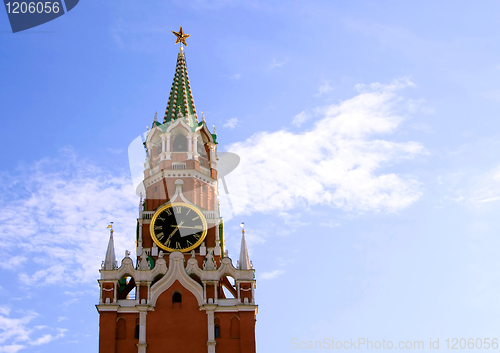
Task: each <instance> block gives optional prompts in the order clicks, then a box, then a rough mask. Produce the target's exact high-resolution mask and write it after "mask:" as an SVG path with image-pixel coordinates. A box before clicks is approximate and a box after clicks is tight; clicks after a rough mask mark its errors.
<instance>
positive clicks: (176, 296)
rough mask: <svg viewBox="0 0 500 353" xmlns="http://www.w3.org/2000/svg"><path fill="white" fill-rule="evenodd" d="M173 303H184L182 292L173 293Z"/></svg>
mask: <svg viewBox="0 0 500 353" xmlns="http://www.w3.org/2000/svg"><path fill="white" fill-rule="evenodd" d="M172 303H182V294H181V293H179V292H175V293H174V295H172Z"/></svg>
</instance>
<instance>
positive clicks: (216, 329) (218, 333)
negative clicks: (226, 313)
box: [214, 316, 220, 338]
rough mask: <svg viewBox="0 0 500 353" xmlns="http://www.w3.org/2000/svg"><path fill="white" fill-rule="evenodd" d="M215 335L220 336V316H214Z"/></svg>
mask: <svg viewBox="0 0 500 353" xmlns="http://www.w3.org/2000/svg"><path fill="white" fill-rule="evenodd" d="M214 324H215V326H214V335H215V338H220V319H219V317H218V316H216V317H215V318H214Z"/></svg>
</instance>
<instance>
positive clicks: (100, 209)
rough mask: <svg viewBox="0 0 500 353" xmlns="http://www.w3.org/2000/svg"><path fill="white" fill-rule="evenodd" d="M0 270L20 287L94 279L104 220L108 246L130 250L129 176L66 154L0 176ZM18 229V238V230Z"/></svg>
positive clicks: (133, 209)
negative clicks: (111, 227)
mask: <svg viewBox="0 0 500 353" xmlns="http://www.w3.org/2000/svg"><path fill="white" fill-rule="evenodd" d="M0 181H1V186H0V188H1V190H0V191H1V195H2V196H0V197H2V198H3V199H1V200H0V201H1V202H2V205H3V212H2V213H1V214H0V223H1V224H2V227H1V228H0V237H1V238H2V242H1V244H0V254H1V255H2V256H3V258H7V259H11V256H9V254H12V253H13V252H14V251H15V252H16V254H17V256H18V257H19V259H23V258H28V259H30V260H29V261H27V260H26V259H23V260H22V261H21V260H19V261H13V260H8V261H7V262H10V263H9V265H8V266H2V267H3V268H7V269H11V270H16V271H17V272H20V275H19V278H20V281H21V282H22V283H23V284H24V285H34V284H36V285H40V284H43V283H58V284H62V283H64V284H71V283H78V282H81V281H90V282H92V281H94V280H95V279H96V278H97V277H98V270H99V268H100V263H101V261H102V259H103V258H104V255H105V251H106V246H107V241H108V231H107V230H106V226H107V224H108V222H109V221H114V222H115V223H114V224H115V244H116V247H117V249H118V250H119V251H118V252H117V253H118V254H121V253H123V252H124V246H133V239H134V238H135V218H136V217H137V214H136V207H134V204H135V203H136V202H138V201H137V199H136V197H135V195H134V192H133V187H132V183H131V181H130V179H129V178H127V177H125V176H123V175H122V174H120V173H116V174H112V173H111V172H110V171H104V170H101V169H99V168H97V167H95V166H94V165H92V163H89V162H88V161H79V160H78V159H77V157H76V156H75V155H74V153H73V152H72V151H71V150H65V151H63V154H62V155H61V156H60V157H59V158H57V159H53V160H48V159H46V160H42V161H41V162H39V163H37V164H36V165H34V166H33V167H21V168H20V169H19V170H18V171H17V172H15V173H11V174H7V175H5V174H4V175H2V176H0ZM21 229H22V236H19V232H20V230H21Z"/></svg>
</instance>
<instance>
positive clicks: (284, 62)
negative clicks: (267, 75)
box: [269, 59, 288, 69]
mask: <svg viewBox="0 0 500 353" xmlns="http://www.w3.org/2000/svg"><path fill="white" fill-rule="evenodd" d="M287 62H288V60H284V61H276V59H273V62H272V64H271V66H270V67H269V68H270V69H274V68H276V67H281V66H283V65H285V64H286V63H287Z"/></svg>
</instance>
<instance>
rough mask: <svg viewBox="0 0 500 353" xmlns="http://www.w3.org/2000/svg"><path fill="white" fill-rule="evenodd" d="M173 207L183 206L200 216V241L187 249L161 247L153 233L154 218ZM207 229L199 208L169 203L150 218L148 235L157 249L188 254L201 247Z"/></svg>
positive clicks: (179, 203) (180, 203) (185, 204)
mask: <svg viewBox="0 0 500 353" xmlns="http://www.w3.org/2000/svg"><path fill="white" fill-rule="evenodd" d="M174 206H183V207H187V208H190V209H192V210H193V211H195V212H196V213H197V214H198V215H199V216H200V218H201V220H202V221H203V233H202V235H201V237H200V239H199V240H198V241H197V242H196V243H195V244H194V245H192V246H190V247H189V248H185V249H172V248H169V247H167V246H165V245H163V244H162V243H160V241H159V240H158V239H156V234H155V231H154V224H155V221H156V218H158V215H159V214H160V213H162V212H163V211H164V210H166V209H167V208H172V207H174ZM207 228H208V226H207V220H206V219H205V216H204V215H203V212H201V211H200V209H199V208H197V207H196V206H192V205H190V204H187V203H184V202H174V203H169V204H166V205H163V206H161V207H160V208H159V209H157V210H156V212H155V214H154V215H153V218H151V223H150V224H149V235H150V236H151V239H153V241H154V242H155V244H156V245H158V247H160V248H161V249H163V250H166V251H168V252H174V251H180V252H183V253H184V252H188V251H191V250H193V249H195V248H197V247H198V246H200V245H201V243H203V241H204V240H205V237H206V236H207V231H208V229H207Z"/></svg>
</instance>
